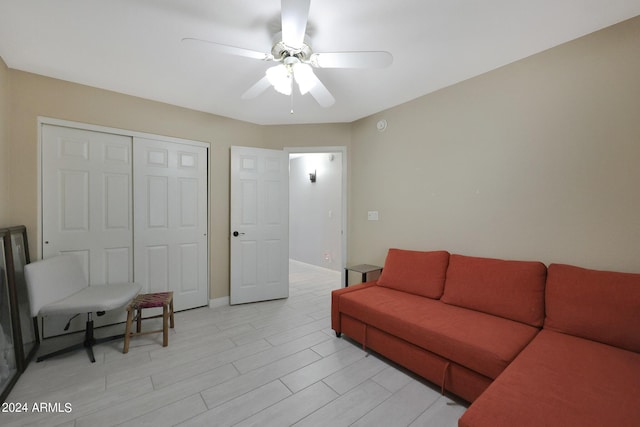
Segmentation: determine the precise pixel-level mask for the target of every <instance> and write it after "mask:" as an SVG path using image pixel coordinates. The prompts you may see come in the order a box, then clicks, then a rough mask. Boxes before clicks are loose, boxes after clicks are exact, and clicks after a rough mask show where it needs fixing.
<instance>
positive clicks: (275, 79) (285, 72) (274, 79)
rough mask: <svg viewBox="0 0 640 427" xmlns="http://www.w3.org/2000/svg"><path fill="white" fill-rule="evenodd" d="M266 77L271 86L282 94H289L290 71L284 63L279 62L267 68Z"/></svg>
mask: <svg viewBox="0 0 640 427" xmlns="http://www.w3.org/2000/svg"><path fill="white" fill-rule="evenodd" d="M266 75H267V79H268V80H269V83H271V86H273V88H274V89H275V90H276V91H277V92H279V93H281V94H283V95H287V96H288V95H291V83H292V81H291V80H292V79H291V73H290V72H289V69H288V68H287V66H286V65H284V64H280V65H276V66H275V67H271V68H268V69H267V71H266Z"/></svg>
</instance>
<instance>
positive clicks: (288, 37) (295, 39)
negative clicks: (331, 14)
mask: <svg viewBox="0 0 640 427" xmlns="http://www.w3.org/2000/svg"><path fill="white" fill-rule="evenodd" d="M310 2H311V0H282V1H281V9H282V11H281V14H282V41H283V42H284V44H285V45H287V46H288V47H291V48H294V49H300V48H301V47H302V44H303V42H304V34H305V32H306V31H307V20H308V19H309V3H310Z"/></svg>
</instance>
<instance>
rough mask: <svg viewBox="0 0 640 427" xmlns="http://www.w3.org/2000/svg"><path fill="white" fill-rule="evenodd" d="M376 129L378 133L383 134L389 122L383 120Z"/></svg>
mask: <svg viewBox="0 0 640 427" xmlns="http://www.w3.org/2000/svg"><path fill="white" fill-rule="evenodd" d="M376 127H377V128H378V132H382V131H384V130H385V129H386V128H387V121H386V120H384V119H382V120H380V121H379V122H378V123H377V124H376Z"/></svg>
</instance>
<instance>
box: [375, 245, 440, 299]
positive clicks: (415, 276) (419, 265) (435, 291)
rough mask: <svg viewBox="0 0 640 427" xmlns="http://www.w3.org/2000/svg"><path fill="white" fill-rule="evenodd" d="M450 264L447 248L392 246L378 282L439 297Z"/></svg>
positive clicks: (422, 294)
mask: <svg viewBox="0 0 640 427" xmlns="http://www.w3.org/2000/svg"><path fill="white" fill-rule="evenodd" d="M448 264H449V252H447V251H431V252H421V251H408V250H403V249H389V252H388V253H387V259H386V261H385V262H384V268H383V269H382V274H381V275H380V278H379V279H378V285H381V286H386V287H388V288H392V289H396V290H399V291H403V292H409V293H411V294H415V295H421V296H423V297H428V298H434V299H438V298H440V297H441V296H442V288H443V287H444V279H445V276H446V272H447V265H448Z"/></svg>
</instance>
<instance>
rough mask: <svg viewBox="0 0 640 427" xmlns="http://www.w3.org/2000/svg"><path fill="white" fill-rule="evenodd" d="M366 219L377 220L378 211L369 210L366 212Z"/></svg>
mask: <svg viewBox="0 0 640 427" xmlns="http://www.w3.org/2000/svg"><path fill="white" fill-rule="evenodd" d="M367 219H368V220H369V221H377V220H378V211H369V212H367Z"/></svg>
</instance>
